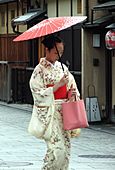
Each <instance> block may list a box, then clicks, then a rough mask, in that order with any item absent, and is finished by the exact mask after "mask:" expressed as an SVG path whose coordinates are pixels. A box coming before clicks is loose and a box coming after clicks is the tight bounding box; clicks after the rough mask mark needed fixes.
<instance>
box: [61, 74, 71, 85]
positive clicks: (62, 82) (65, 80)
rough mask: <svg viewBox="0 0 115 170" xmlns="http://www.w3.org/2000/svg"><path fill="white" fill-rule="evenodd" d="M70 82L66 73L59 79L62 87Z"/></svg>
mask: <svg viewBox="0 0 115 170" xmlns="http://www.w3.org/2000/svg"><path fill="white" fill-rule="evenodd" d="M68 82H69V76H68V75H64V76H63V77H62V78H61V80H60V81H59V86H60V87H62V86H64V85H65V84H67V83H68Z"/></svg>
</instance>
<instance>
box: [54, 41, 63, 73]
mask: <svg viewBox="0 0 115 170" xmlns="http://www.w3.org/2000/svg"><path fill="white" fill-rule="evenodd" d="M55 48H56V51H57V53H58V56H59V61H60V62H61V66H62V70H63V72H64V66H63V63H62V61H61V57H60V54H59V51H58V49H57V46H56V43H55Z"/></svg>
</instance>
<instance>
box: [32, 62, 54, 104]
mask: <svg viewBox="0 0 115 170" xmlns="http://www.w3.org/2000/svg"><path fill="white" fill-rule="evenodd" d="M29 83H30V89H31V92H32V96H33V99H34V105H35V106H41V107H49V106H51V104H52V103H54V94H53V87H48V88H46V87H45V84H44V76H43V70H42V69H41V67H40V66H39V65H38V66H36V68H35V69H34V71H33V73H32V76H31V78H30V82H29Z"/></svg>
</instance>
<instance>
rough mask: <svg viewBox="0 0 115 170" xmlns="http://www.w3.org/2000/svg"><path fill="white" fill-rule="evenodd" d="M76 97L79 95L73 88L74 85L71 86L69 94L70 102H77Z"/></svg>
mask: <svg viewBox="0 0 115 170" xmlns="http://www.w3.org/2000/svg"><path fill="white" fill-rule="evenodd" d="M76 95H77V92H76V89H75V88H73V85H71V87H70V90H69V92H68V100H69V101H75V99H76Z"/></svg>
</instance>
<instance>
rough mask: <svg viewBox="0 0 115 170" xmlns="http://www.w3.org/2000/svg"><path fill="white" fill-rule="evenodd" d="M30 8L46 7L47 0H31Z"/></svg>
mask: <svg viewBox="0 0 115 170" xmlns="http://www.w3.org/2000/svg"><path fill="white" fill-rule="evenodd" d="M29 6H30V9H42V10H43V9H46V0H31V1H30V4H29Z"/></svg>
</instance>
